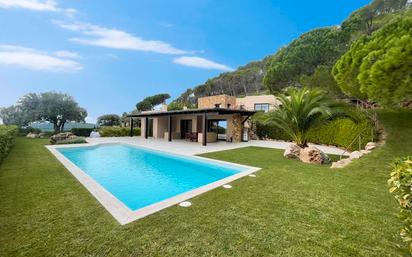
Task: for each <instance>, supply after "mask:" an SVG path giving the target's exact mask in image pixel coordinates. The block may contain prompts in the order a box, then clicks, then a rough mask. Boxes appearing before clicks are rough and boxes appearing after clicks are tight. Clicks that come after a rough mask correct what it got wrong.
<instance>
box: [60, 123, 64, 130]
mask: <svg viewBox="0 0 412 257" xmlns="http://www.w3.org/2000/svg"><path fill="white" fill-rule="evenodd" d="M64 124H65V122H61V123H60V132H63V131H64Z"/></svg>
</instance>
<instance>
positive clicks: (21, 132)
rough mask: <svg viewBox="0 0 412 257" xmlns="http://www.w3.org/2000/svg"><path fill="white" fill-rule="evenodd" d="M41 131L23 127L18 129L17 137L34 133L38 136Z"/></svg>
mask: <svg viewBox="0 0 412 257" xmlns="http://www.w3.org/2000/svg"><path fill="white" fill-rule="evenodd" d="M41 132H42V131H41V130H40V129H38V128H33V127H25V128H19V135H21V136H25V135H27V134H29V133H34V134H40V133H41Z"/></svg>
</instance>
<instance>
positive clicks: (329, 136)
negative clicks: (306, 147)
mask: <svg viewBox="0 0 412 257" xmlns="http://www.w3.org/2000/svg"><path fill="white" fill-rule="evenodd" d="M359 134H360V136H361V142H360V145H361V148H364V147H365V145H366V144H367V143H368V142H371V141H374V140H375V139H376V137H377V135H376V130H375V129H374V126H373V125H372V124H371V123H370V122H369V120H364V121H361V122H359V123H355V122H354V121H352V120H350V119H347V118H342V119H337V120H333V121H331V122H329V123H327V124H324V125H322V126H320V127H317V128H314V129H312V130H310V131H309V134H308V137H309V142H311V143H314V144H325V145H334V146H339V147H343V148H348V150H351V151H354V150H359V140H358V139H355V137H357V136H358V135H359ZM354 140H355V142H353V141H354ZM351 143H352V145H351V146H350V147H348V146H349V145H350V144H351Z"/></svg>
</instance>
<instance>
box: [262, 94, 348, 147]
mask: <svg viewBox="0 0 412 257" xmlns="http://www.w3.org/2000/svg"><path fill="white" fill-rule="evenodd" d="M278 99H279V101H280V102H281V105H280V108H279V110H277V111H273V112H270V113H268V115H267V118H266V120H265V122H266V123H273V124H274V125H275V126H277V127H278V128H280V129H282V130H283V131H284V132H285V133H286V134H287V135H288V136H289V137H290V138H291V139H292V140H293V141H295V142H296V144H298V145H299V146H300V147H302V148H304V147H307V146H308V144H307V143H308V131H309V130H310V129H311V128H313V127H315V126H318V125H321V124H324V123H326V122H328V121H330V120H333V119H335V118H338V117H348V116H349V114H348V111H347V110H346V108H345V105H343V104H342V103H339V102H336V101H333V100H331V99H330V98H328V97H327V96H326V95H325V94H324V92H323V91H322V90H320V89H311V90H309V89H307V88H302V89H296V88H292V89H289V90H288V92H287V94H281V95H279V96H278Z"/></svg>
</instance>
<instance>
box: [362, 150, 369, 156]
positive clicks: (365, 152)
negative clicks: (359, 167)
mask: <svg viewBox="0 0 412 257" xmlns="http://www.w3.org/2000/svg"><path fill="white" fill-rule="evenodd" d="M360 152H361V153H362V154H363V155H365V154H368V153H371V151H368V150H360Z"/></svg>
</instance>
